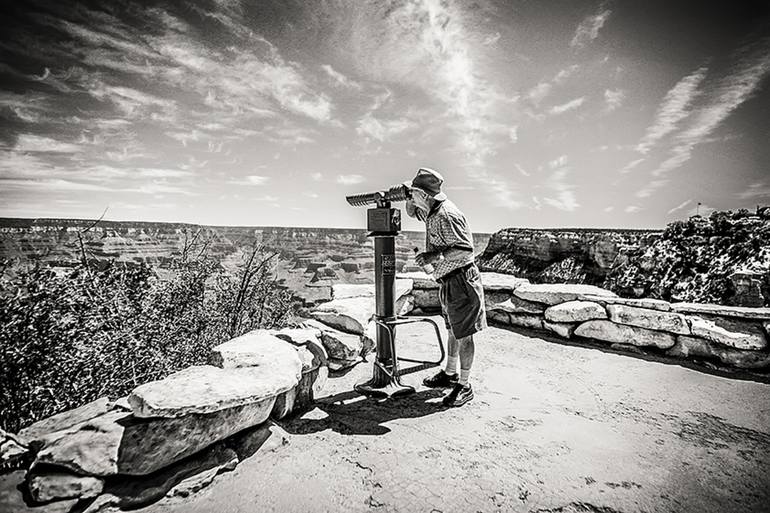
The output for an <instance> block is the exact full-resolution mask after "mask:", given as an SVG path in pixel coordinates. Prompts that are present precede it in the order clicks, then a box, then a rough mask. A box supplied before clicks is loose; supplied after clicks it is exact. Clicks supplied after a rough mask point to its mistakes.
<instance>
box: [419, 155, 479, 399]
mask: <svg viewBox="0 0 770 513" xmlns="http://www.w3.org/2000/svg"><path fill="white" fill-rule="evenodd" d="M443 183H444V178H443V177H442V176H441V175H440V174H439V173H438V172H436V171H434V170H432V169H428V168H420V169H419V170H418V171H417V176H416V177H415V178H414V180H412V182H411V184H407V185H409V186H410V187H411V193H412V194H411V198H410V199H409V200H408V201H407V202H406V213H407V214H408V215H409V216H410V217H414V218H417V219H419V220H421V221H424V222H425V232H426V233H425V234H426V237H425V251H424V252H422V253H418V254H417V257H416V261H417V264H418V265H420V266H426V265H427V264H430V265H432V266H433V277H434V278H435V279H436V281H438V283H439V298H440V300H441V312H442V315H443V316H444V319H445V321H446V325H447V329H448V331H449V343H448V351H447V352H448V357H447V362H446V367H445V369H443V370H441V371H439V372H438V373H437V374H436V375H434V376H431V377H429V378H426V379H425V380H424V381H423V384H425V385H426V386H429V387H452V390H451V391H450V392H449V393H448V394H447V395H446V396H444V399H443V402H444V404H445V405H447V406H462V405H463V404H465V403H467V402H468V401H470V400H471V399H473V389H472V388H471V385H470V384H469V383H468V377H469V375H470V372H471V367H472V366H473V357H474V353H475V347H474V343H473V334H474V333H476V332H478V331H481V330H482V329H484V328H486V327H487V321H486V314H485V312H484V289H483V288H482V286H481V275H480V273H479V270H478V268H477V267H476V264H475V263H474V259H473V236H472V235H471V231H470V229H469V228H468V222H467V221H466V220H465V216H464V215H463V213H462V212H461V211H460V209H458V208H457V206H456V205H455V204H454V203H452V202H451V201H449V200H448V199H447V196H446V194H444V193H443V192H441V185H442V184H443ZM458 359H459V364H460V368H459V371H460V372H459V375H458V372H457V371H458V368H457V367H458V365H457V364H458Z"/></svg>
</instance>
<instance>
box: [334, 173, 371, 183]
mask: <svg viewBox="0 0 770 513" xmlns="http://www.w3.org/2000/svg"><path fill="white" fill-rule="evenodd" d="M364 180H365V178H364V177H363V176H361V175H339V176H337V183H338V184H341V185H355V184H359V183H362V182H363V181H364Z"/></svg>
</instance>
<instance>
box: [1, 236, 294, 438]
mask: <svg viewBox="0 0 770 513" xmlns="http://www.w3.org/2000/svg"><path fill="white" fill-rule="evenodd" d="M275 256H276V255H267V256H266V255H264V254H263V253H262V252H261V251H259V250H258V249H254V250H253V251H251V252H250V253H249V254H248V255H247V257H246V258H245V259H244V261H243V263H242V264H241V265H239V266H238V267H237V269H235V270H232V271H227V270H225V269H222V268H221V267H220V266H219V265H218V264H217V263H215V262H213V261H211V260H208V259H205V258H201V259H199V260H194V261H188V260H186V259H185V258H181V259H179V260H177V261H175V262H174V265H173V266H172V268H171V269H170V272H165V273H164V274H167V275H168V277H166V278H164V279H161V278H159V277H158V274H156V270H154V269H152V268H150V267H148V266H146V265H141V266H138V267H136V266H134V267H127V266H125V265H123V264H119V263H116V262H110V263H108V264H107V265H106V266H102V268H101V269H99V270H96V269H93V268H91V267H89V266H88V265H87V264H80V265H78V266H77V267H75V268H73V269H70V270H67V271H65V272H55V271H53V270H51V269H50V268H47V267H43V266H40V265H35V266H33V267H29V268H21V269H12V268H10V267H7V266H6V267H5V268H4V269H3V272H2V275H1V276H0V286H1V288H0V428H2V429H5V430H7V431H12V432H15V431H18V430H19V429H20V428H22V427H25V426H27V425H29V424H31V423H32V422H34V421H36V420H39V419H42V418H45V417H48V416H50V415H53V414H55V413H58V412H61V411H64V410H68V409H70V408H74V407H77V406H80V405H82V404H85V403H87V402H89V401H92V400H94V399H97V398H99V397H103V396H105V395H107V396H110V397H112V398H118V397H121V396H124V395H126V394H128V393H129V392H130V391H131V390H132V389H133V388H135V387H136V386H137V385H140V384H142V383H145V382H147V381H151V380H155V379H160V378H162V377H164V376H166V375H168V374H170V373H172V372H174V371H177V370H180V369H182V368H185V367H188V366H190V365H195V364H201V363H205V362H206V361H207V359H208V354H209V350H210V348H211V347H213V346H214V345H217V344H219V343H221V342H223V341H225V340H228V339H230V338H232V337H234V336H238V335H241V334H243V333H245V332H247V331H250V330H252V329H255V328H263V327H264V328H275V327H281V326H283V325H285V324H286V323H287V321H288V320H289V319H290V317H291V315H292V313H293V312H294V310H295V306H294V305H295V304H294V301H293V299H292V297H291V294H290V293H289V292H288V291H286V290H281V289H279V288H277V287H276V286H275V283H274V280H273V277H272V276H273V275H272V264H273V263H274V262H273V261H274V258H275Z"/></svg>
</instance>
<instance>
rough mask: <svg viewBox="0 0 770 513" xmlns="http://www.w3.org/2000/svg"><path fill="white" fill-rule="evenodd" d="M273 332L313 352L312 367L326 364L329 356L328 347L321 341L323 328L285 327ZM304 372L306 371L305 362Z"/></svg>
mask: <svg viewBox="0 0 770 513" xmlns="http://www.w3.org/2000/svg"><path fill="white" fill-rule="evenodd" d="M273 334H274V335H275V336H276V337H278V338H280V339H281V340H285V341H286V342H289V343H291V344H293V345H294V346H297V347H303V348H305V349H307V350H308V351H310V352H311V353H313V356H314V358H313V362H312V364H311V365H310V368H311V369H312V368H316V367H318V366H320V365H326V360H327V359H328V358H329V355H328V353H327V352H326V348H324V345H323V343H322V342H321V330H319V329H315V328H283V329H281V330H279V331H276V332H273ZM302 370H303V372H304V371H305V368H304V363H303V369H302Z"/></svg>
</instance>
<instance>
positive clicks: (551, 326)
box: [543, 321, 577, 338]
mask: <svg viewBox="0 0 770 513" xmlns="http://www.w3.org/2000/svg"><path fill="white" fill-rule="evenodd" d="M576 326H577V324H574V323H570V322H551V321H543V328H545V329H547V330H548V331H550V332H552V333H556V334H557V335H559V336H560V337H562V338H571V337H572V334H573V333H574V332H575V327H576Z"/></svg>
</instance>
